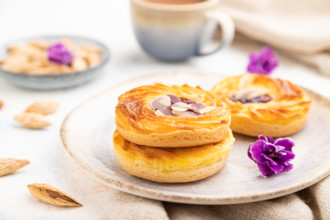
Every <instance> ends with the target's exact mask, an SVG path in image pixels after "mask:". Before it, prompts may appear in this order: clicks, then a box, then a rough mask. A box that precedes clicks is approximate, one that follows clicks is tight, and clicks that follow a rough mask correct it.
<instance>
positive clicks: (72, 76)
mask: <svg viewBox="0 0 330 220" xmlns="http://www.w3.org/2000/svg"><path fill="white" fill-rule="evenodd" d="M63 38H67V39H70V40H72V41H73V42H74V43H75V44H82V43H88V44H92V45H96V46H99V47H100V48H101V50H102V53H101V61H100V63H99V64H97V65H95V66H92V67H90V68H87V69H85V70H83V71H76V72H70V73H61V74H51V75H50V74H44V75H42V74H41V75H40V74H38V75H32V74H27V73H13V72H9V71H6V70H3V69H1V66H0V77H2V78H3V79H5V80H7V81H8V82H10V83H12V84H15V85H17V86H20V87H24V88H29V89H38V90H52V89H63V88H69V87H73V86H77V85H79V84H83V83H85V82H87V81H89V80H91V79H93V78H94V77H96V76H97V75H99V74H100V73H101V71H100V70H101V68H102V67H104V66H105V64H106V63H107V62H108V60H109V50H108V48H107V47H106V46H105V45H104V44H103V43H101V42H99V41H96V40H92V39H88V38H83V37H75V36H41V37H33V38H27V39H24V40H21V41H15V42H11V43H9V44H7V45H5V46H2V47H0V59H2V58H4V57H5V56H7V48H8V46H9V45H12V44H24V43H28V42H29V41H31V40H34V39H42V40H45V41H48V42H58V41H60V40H61V39H63Z"/></svg>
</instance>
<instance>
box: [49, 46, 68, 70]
mask: <svg viewBox="0 0 330 220" xmlns="http://www.w3.org/2000/svg"><path fill="white" fill-rule="evenodd" d="M47 52H48V60H49V61H52V62H54V63H57V64H63V65H70V64H71V62H72V60H73V58H74V57H73V54H72V53H71V52H70V51H69V50H68V48H67V47H66V46H65V45H64V44H62V43H57V44H54V45H51V46H49V47H48V48H47Z"/></svg>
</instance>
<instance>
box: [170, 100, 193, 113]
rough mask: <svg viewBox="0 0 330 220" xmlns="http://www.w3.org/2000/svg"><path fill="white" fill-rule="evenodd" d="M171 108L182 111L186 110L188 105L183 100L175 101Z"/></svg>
mask: <svg viewBox="0 0 330 220" xmlns="http://www.w3.org/2000/svg"><path fill="white" fill-rule="evenodd" d="M171 108H172V109H173V110H175V111H180V112H184V111H187V110H188V109H189V108H188V105H187V104H186V103H184V102H177V103H175V104H173V105H172V106H171Z"/></svg>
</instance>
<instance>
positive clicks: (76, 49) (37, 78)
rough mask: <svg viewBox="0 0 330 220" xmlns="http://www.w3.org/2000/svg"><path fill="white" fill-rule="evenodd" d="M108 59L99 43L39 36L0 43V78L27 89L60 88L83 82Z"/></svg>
mask: <svg viewBox="0 0 330 220" xmlns="http://www.w3.org/2000/svg"><path fill="white" fill-rule="evenodd" d="M108 59H109V51H108V48H107V47H106V46H105V45H104V44H102V43H101V42H98V41H95V40H92V39H88V38H83V37H75V36H42V37H35V38H27V39H24V40H19V41H13V42H10V43H8V44H6V45H4V46H0V77H2V78H4V79H5V80H7V81H9V82H10V83H12V84H14V85H17V86H20V87H24V88H29V89H38V90H51V89H62V88H68V87H72V86H76V85H79V84H83V83H85V82H87V81H89V80H91V79H93V78H94V77H96V76H97V75H99V74H101V73H102V71H100V69H101V68H102V67H104V65H105V64H106V63H107V61H108Z"/></svg>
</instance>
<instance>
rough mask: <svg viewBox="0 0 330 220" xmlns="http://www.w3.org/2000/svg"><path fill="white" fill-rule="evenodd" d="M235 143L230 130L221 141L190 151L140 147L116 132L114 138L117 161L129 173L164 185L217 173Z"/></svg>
mask: <svg viewBox="0 0 330 220" xmlns="http://www.w3.org/2000/svg"><path fill="white" fill-rule="evenodd" d="M234 141H235V139H234V138H233V135H232V132H231V130H230V129H228V131H227V133H226V138H225V139H224V140H222V141H221V142H218V143H214V144H207V145H202V146H197V147H189V148H156V147H149V146H141V145H137V144H134V143H132V142H130V141H127V140H125V139H124V138H123V137H122V136H121V135H120V134H119V133H118V132H117V131H115V132H114V135H113V143H114V149H115V153H116V157H117V160H118V162H119V164H120V166H121V167H122V168H123V169H124V170H125V171H126V172H127V173H128V174H130V175H133V176H137V177H141V178H144V179H148V180H152V181H156V182H162V183H179V182H191V181H196V180H200V179H203V178H206V177H209V176H211V175H213V174H215V173H217V172H218V171H219V170H220V169H221V168H222V167H223V166H224V165H225V163H226V161H227V158H228V156H229V154H230V151H231V147H232V145H233V143H234Z"/></svg>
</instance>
